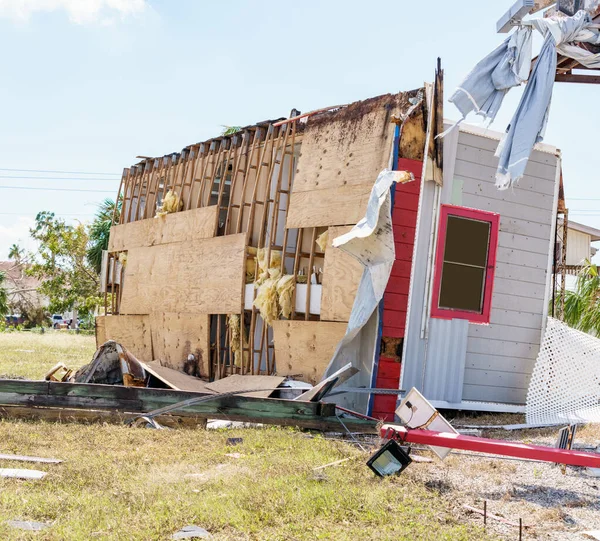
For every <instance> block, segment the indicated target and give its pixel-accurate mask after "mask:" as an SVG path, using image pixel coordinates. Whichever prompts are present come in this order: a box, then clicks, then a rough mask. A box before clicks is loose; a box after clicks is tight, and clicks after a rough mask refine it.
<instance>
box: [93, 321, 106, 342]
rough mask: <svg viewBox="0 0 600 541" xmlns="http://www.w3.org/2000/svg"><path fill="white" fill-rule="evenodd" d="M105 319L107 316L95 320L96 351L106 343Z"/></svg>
mask: <svg viewBox="0 0 600 541" xmlns="http://www.w3.org/2000/svg"><path fill="white" fill-rule="evenodd" d="M104 317H105V316H99V317H97V318H96V319H95V326H96V349H98V348H99V347H100V346H101V345H102V344H104V342H106V326H105V325H104Z"/></svg>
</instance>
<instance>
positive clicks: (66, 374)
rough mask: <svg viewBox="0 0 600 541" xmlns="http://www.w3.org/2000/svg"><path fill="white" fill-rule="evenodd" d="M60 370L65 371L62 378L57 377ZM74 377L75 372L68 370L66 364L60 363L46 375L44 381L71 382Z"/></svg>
mask: <svg viewBox="0 0 600 541" xmlns="http://www.w3.org/2000/svg"><path fill="white" fill-rule="evenodd" d="M59 370H64V372H63V374H62V375H61V376H60V377H58V376H57V375H56V373H57V372H58V371H59ZM72 375H73V370H72V369H71V368H67V367H66V366H65V364H64V363H58V364H56V365H54V366H53V367H52V368H51V369H50V370H49V371H48V372H47V373H46V375H45V376H44V379H45V380H46V381H69V380H70V379H71V376H72Z"/></svg>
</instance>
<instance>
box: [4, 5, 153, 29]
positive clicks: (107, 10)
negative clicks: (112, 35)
mask: <svg viewBox="0 0 600 541" xmlns="http://www.w3.org/2000/svg"><path fill="white" fill-rule="evenodd" d="M147 7H148V4H147V1H146V0H0V17H5V18H9V19H12V20H14V21H19V22H27V21H28V20H29V18H30V17H31V16H32V15H34V14H36V13H39V12H42V13H43V12H46V13H48V12H51V11H64V12H66V14H67V16H68V17H69V20H70V21H71V22H72V23H74V24H93V23H100V24H111V23H112V22H114V20H115V19H116V18H121V19H123V18H125V17H127V16H129V15H139V14H141V13H143V12H144V11H145V10H146V9H147Z"/></svg>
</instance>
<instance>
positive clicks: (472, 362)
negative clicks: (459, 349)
mask: <svg viewBox="0 0 600 541" xmlns="http://www.w3.org/2000/svg"><path fill="white" fill-rule="evenodd" d="M534 365H535V359H524V358H522V357H501V356H499V355H494V354H492V355H489V354H487V353H467V357H466V363H465V368H476V369H478V370H496V371H501V372H517V373H521V374H531V373H532V372H533V367H534Z"/></svg>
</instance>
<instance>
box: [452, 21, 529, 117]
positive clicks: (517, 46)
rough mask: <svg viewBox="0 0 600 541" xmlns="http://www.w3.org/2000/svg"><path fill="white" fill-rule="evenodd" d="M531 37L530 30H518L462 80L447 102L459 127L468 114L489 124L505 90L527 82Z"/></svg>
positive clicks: (524, 28)
mask: <svg viewBox="0 0 600 541" xmlns="http://www.w3.org/2000/svg"><path fill="white" fill-rule="evenodd" d="M531 34H532V30H531V28H530V27H522V28H518V29H517V30H516V32H514V33H513V34H511V35H510V36H509V37H508V38H507V39H506V40H505V41H504V42H503V43H502V44H501V45H500V46H499V47H497V48H496V49H495V50H494V51H492V52H491V53H490V54H489V55H488V56H486V57H485V58H484V59H483V60H481V61H480V62H479V63H478V64H477V65H476V66H475V67H474V68H473V70H471V72H470V73H469V74H468V75H467V76H466V77H465V79H464V81H463V82H462V83H461V84H460V85H459V87H458V88H457V90H456V91H455V92H454V94H453V95H452V96H451V97H450V100H449V101H450V102H451V103H454V105H456V107H457V108H458V110H459V111H460V112H461V114H462V119H461V120H459V123H460V122H461V121H462V120H464V119H465V117H466V116H467V115H468V114H469V113H471V112H475V113H476V114H478V115H481V116H482V117H483V118H484V119H486V120H488V121H490V122H492V121H493V120H494V118H496V114H497V113H498V111H499V109H500V106H501V105H502V101H503V100H504V96H505V95H506V93H507V92H508V90H509V89H511V88H512V87H514V86H518V85H520V84H521V83H524V82H525V81H526V80H527V78H528V76H529V68H530V66H531V57H532V45H531V44H532V36H531ZM457 124H458V123H457ZM453 127H454V126H453Z"/></svg>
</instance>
